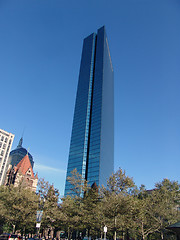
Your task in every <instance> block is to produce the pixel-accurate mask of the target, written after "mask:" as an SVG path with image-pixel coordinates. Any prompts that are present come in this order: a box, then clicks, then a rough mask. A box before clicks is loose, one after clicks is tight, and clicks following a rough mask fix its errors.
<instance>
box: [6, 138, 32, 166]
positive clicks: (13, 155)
mask: <svg viewBox="0 0 180 240" xmlns="http://www.w3.org/2000/svg"><path fill="white" fill-rule="evenodd" d="M22 143H23V138H21V139H20V140H19V144H18V146H17V148H16V149H14V150H12V151H11V152H10V155H9V156H10V159H11V161H10V162H11V164H12V165H17V164H18V163H19V162H20V161H21V159H23V157H25V156H26V155H27V154H28V157H29V160H30V162H31V165H32V167H33V165H34V161H33V156H32V155H31V154H30V153H29V152H28V151H27V149H26V148H23V147H22Z"/></svg>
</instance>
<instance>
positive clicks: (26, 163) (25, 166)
mask: <svg viewBox="0 0 180 240" xmlns="http://www.w3.org/2000/svg"><path fill="white" fill-rule="evenodd" d="M37 183H38V176H37V174H36V175H34V172H33V169H32V165H31V162H30V160H29V156H28V154H27V155H26V156H25V157H23V159H22V160H21V161H20V162H19V163H18V164H17V165H16V166H11V165H10V168H9V169H8V171H7V178H6V185H11V184H13V185H14V186H15V187H17V186H18V185H20V184H22V186H24V187H28V188H30V189H31V190H32V191H36V187H37Z"/></svg>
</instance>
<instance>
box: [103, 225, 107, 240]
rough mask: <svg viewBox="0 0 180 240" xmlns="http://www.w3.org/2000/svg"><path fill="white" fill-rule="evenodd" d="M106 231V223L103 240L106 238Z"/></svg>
mask: <svg viewBox="0 0 180 240" xmlns="http://www.w3.org/2000/svg"><path fill="white" fill-rule="evenodd" d="M106 233H107V227H106V225H105V226H104V240H106Z"/></svg>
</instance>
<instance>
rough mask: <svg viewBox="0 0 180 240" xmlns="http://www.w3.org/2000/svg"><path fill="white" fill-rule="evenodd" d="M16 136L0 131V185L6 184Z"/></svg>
mask: <svg viewBox="0 0 180 240" xmlns="http://www.w3.org/2000/svg"><path fill="white" fill-rule="evenodd" d="M13 140H14V134H12V133H8V132H6V131H4V130H2V129H0V185H3V184H4V181H5V177H6V170H7V168H8V159H9V153H10V151H11V146H12V143H13Z"/></svg>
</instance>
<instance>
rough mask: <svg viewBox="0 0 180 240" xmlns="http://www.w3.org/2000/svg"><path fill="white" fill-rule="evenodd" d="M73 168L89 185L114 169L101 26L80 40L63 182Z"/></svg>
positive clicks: (107, 61)
mask: <svg viewBox="0 0 180 240" xmlns="http://www.w3.org/2000/svg"><path fill="white" fill-rule="evenodd" d="M75 168H76V169H77V171H78V173H79V174H81V175H82V178H84V179H86V180H87V181H88V183H89V184H90V185H92V184H93V183H96V184H97V185H98V186H101V185H106V182H107V179H108V178H109V176H110V175H111V174H112V173H113V171H114V77H113V67H112V62H111V57H110V52H109V46H108V41H107V36H106V32H105V27H102V28H100V29H98V32H97V34H96V33H92V34H91V35H90V36H88V37H87V38H85V39H84V43H83V50H82V57H81V65H80V73H79V81H78V88H77V96H76V103H75V110H74V119H73V127H72V135H71V143H70V151H69V160H68V167H67V175H66V184H65V196H66V195H68V194H70V195H71V194H72V192H71V185H70V183H69V182H68V181H67V177H68V176H70V175H71V172H72V170H73V169H75Z"/></svg>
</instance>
